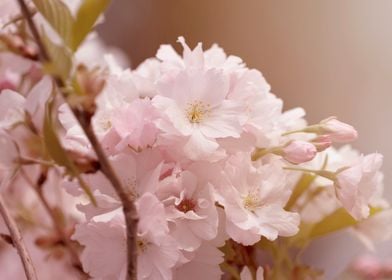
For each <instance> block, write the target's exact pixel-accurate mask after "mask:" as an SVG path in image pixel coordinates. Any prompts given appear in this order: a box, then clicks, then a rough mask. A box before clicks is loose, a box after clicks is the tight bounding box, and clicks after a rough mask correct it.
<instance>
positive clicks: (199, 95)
mask: <svg viewBox="0 0 392 280" xmlns="http://www.w3.org/2000/svg"><path fill="white" fill-rule="evenodd" d="M228 86H229V84H228V79H227V77H225V76H224V75H223V73H221V72H220V71H218V70H208V71H206V72H199V71H198V72H194V73H189V72H186V71H182V72H180V73H179V74H178V75H177V76H176V77H175V78H174V80H169V81H165V82H161V83H160V85H159V93H160V94H161V95H159V96H155V97H154V99H153V105H154V106H155V107H156V108H157V109H158V110H160V111H161V112H162V114H163V116H164V118H162V119H161V120H160V121H159V122H157V123H156V124H157V126H158V128H160V129H161V130H162V131H163V132H164V133H165V134H163V135H162V137H170V136H172V135H174V136H177V137H179V138H180V139H183V140H184V141H185V143H184V144H183V152H184V155H185V156H186V157H188V158H190V159H193V160H197V159H202V158H208V157H210V156H211V154H214V153H216V152H217V150H218V149H219V144H218V143H217V141H216V139H218V138H225V137H237V138H238V137H239V136H240V134H241V130H242V128H241V123H240V120H241V114H242V109H241V106H238V104H236V103H235V102H232V101H230V100H225V97H226V95H227V93H228V89H229V88H228ZM185 92H187V94H184V93H185Z"/></svg>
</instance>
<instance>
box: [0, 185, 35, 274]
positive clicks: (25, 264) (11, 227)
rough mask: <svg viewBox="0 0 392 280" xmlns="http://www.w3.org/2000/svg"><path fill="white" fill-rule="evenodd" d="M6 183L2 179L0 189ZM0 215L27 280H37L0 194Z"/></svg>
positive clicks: (27, 254) (28, 256)
mask: <svg viewBox="0 0 392 280" xmlns="http://www.w3.org/2000/svg"><path fill="white" fill-rule="evenodd" d="M8 182H9V179H8V178H3V181H2V182H1V186H0V189H3V188H4V187H5V186H6V185H7V184H8ZM0 214H1V216H2V217H3V220H4V222H5V224H6V225H7V228H8V231H9V232H10V235H11V238H12V244H13V245H14V247H15V248H16V250H17V251H18V254H19V257H20V259H21V261H22V264H23V268H24V271H25V274H26V277H27V279H28V280H38V278H37V275H36V273H35V269H34V265H33V262H32V260H31V257H30V254H29V252H28V250H27V248H26V246H25V244H24V242H23V237H22V235H21V234H20V231H19V229H18V227H17V225H16V222H15V220H14V219H13V218H12V216H11V214H10V212H9V211H8V208H7V205H6V204H5V202H4V199H3V196H2V194H1V193H0Z"/></svg>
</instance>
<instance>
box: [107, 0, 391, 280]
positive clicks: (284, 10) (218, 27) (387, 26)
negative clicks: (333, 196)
mask: <svg viewBox="0 0 392 280" xmlns="http://www.w3.org/2000/svg"><path fill="white" fill-rule="evenodd" d="M391 11H392V1H390V0H377V1H368V0H345V1H342V0H323V1H321V0H320V1H314V0H296V1H276V0H270V1H262V0H249V1H239V0H236V1H235V0H213V1H212V0H197V1H190V0H188V1H186V0H155V1H154V0H132V1H130V0H114V3H113V5H112V6H111V8H110V10H109V13H108V14H107V22H108V23H107V24H105V25H103V26H101V27H100V32H101V34H102V35H103V37H104V38H105V40H106V41H107V42H109V43H111V44H114V45H117V46H119V47H121V48H123V49H124V50H125V51H126V52H127V54H128V55H129V56H130V58H131V60H132V63H133V65H134V66H136V65H137V64H138V63H140V61H142V60H143V59H145V58H147V57H149V56H153V55H154V54H155V51H156V50H157V48H158V46H159V44H161V43H171V44H175V41H176V38H177V36H179V35H183V36H185V38H186V39H187V41H188V43H190V45H191V46H193V45H194V44H195V43H197V42H199V41H201V42H203V43H204V45H205V46H206V47H209V46H210V45H211V44H212V43H213V42H216V43H218V44H219V45H221V46H222V47H223V48H224V49H225V50H226V51H227V52H228V53H230V54H235V55H238V56H240V57H242V58H243V59H244V60H245V62H247V64H248V65H249V66H250V67H254V68H258V69H260V70H261V71H262V72H263V74H264V75H265V76H266V78H267V80H268V81H269V82H270V84H271V85H272V89H273V92H274V93H275V94H276V95H278V96H279V97H281V98H282V99H284V101H285V106H286V108H291V107H295V106H302V107H303V108H305V110H306V111H307V113H308V120H309V121H310V122H317V121H319V120H321V119H322V118H325V117H327V116H329V115H331V114H334V115H336V116H338V117H339V118H340V119H341V120H344V121H346V122H349V123H351V124H353V125H354V126H355V127H356V128H357V129H358V131H359V133H360V139H359V141H358V142H356V143H355V144H354V146H355V147H357V148H359V149H361V150H362V151H363V152H364V153H369V152H374V151H378V152H381V153H383V154H384V155H385V165H384V172H385V174H386V191H387V193H388V197H389V199H390V200H392V189H391V188H390V186H389V185H390V183H392V172H391V171H390V170H391V168H392V148H391V144H392V143H391V136H392V125H391V123H392V109H391V107H392V93H391V90H392V79H391V78H392V28H391V26H392V16H391ZM330 239H332V240H333V241H334V242H337V243H336V244H339V246H338V247H340V249H339V248H337V247H331V246H329V245H328V246H326V245H324V246H323V247H320V246H321V245H319V246H318V247H317V248H316V249H314V250H313V251H312V254H310V255H309V256H308V259H318V260H320V261H319V262H320V263H322V262H324V263H322V264H320V265H322V266H324V265H325V263H327V264H328V265H329V266H330V267H331V268H332V270H335V269H336V268H339V266H343V265H344V262H345V258H344V257H343V256H340V257H339V255H342V254H343V255H344V253H345V254H348V255H349V254H351V255H355V254H358V253H359V252H360V251H361V250H363V249H362V247H361V245H360V244H358V243H356V242H353V241H350V239H348V238H347V236H342V235H341V234H338V235H336V236H333V237H331V238H330ZM341 248H344V250H342V249H341ZM321 249H322V250H321ZM338 249H339V250H338ZM314 254H316V255H317V256H318V257H317V258H312V256H314ZM378 254H380V255H381V256H384V257H386V256H389V257H392V243H390V244H389V245H388V246H385V245H384V244H382V245H380V246H379V249H378ZM326 260H328V261H327V262H326ZM331 277H332V274H329V277H328V278H331Z"/></svg>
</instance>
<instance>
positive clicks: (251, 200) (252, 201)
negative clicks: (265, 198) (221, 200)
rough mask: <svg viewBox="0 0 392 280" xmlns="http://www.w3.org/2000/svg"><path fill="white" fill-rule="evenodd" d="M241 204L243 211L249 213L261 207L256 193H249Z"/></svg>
mask: <svg viewBox="0 0 392 280" xmlns="http://www.w3.org/2000/svg"><path fill="white" fill-rule="evenodd" d="M242 203H243V205H244V207H245V209H247V210H249V211H251V212H253V211H255V210H256V209H257V208H259V207H260V206H261V205H262V203H261V200H260V196H259V195H258V192H249V193H248V195H247V196H245V197H244V198H243V200H242Z"/></svg>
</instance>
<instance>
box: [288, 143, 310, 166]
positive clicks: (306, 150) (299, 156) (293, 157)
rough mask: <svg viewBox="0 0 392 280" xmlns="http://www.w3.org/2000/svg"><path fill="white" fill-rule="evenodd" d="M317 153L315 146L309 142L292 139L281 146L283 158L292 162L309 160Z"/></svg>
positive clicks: (298, 162)
mask: <svg viewBox="0 0 392 280" xmlns="http://www.w3.org/2000/svg"><path fill="white" fill-rule="evenodd" d="M316 154H317V149H316V147H315V146H314V145H313V144H312V143H309V142H306V141H301V140H294V141H292V142H290V143H289V144H288V145H287V146H285V147H284V148H283V158H284V159H285V160H287V161H288V162H291V163H293V164H300V163H304V162H307V161H311V160H312V159H313V158H314V157H315V156H316Z"/></svg>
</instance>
